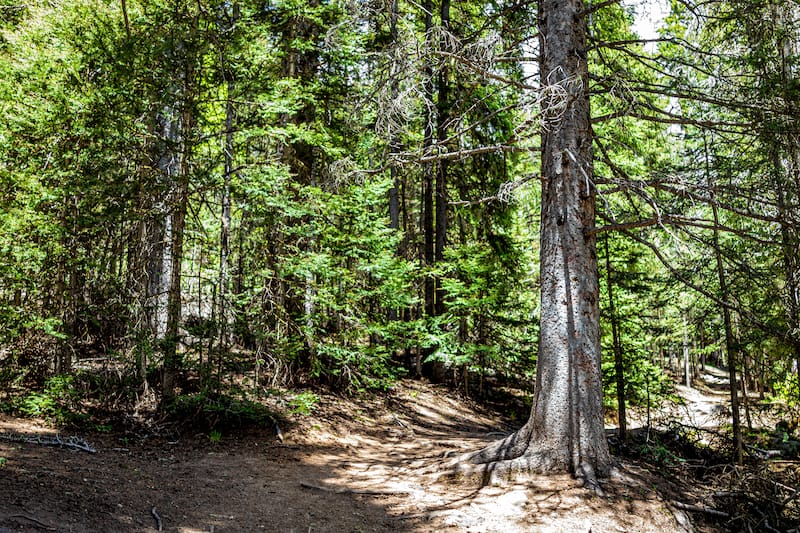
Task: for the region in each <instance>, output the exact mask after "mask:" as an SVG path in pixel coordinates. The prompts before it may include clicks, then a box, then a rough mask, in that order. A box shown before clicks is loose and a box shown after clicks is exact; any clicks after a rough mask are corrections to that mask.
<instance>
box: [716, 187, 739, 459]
mask: <svg viewBox="0 0 800 533" xmlns="http://www.w3.org/2000/svg"><path fill="white" fill-rule="evenodd" d="M711 209H712V213H713V215H714V256H715V259H716V264H717V276H718V278H719V291H720V298H721V299H722V301H723V303H724V305H723V307H722V320H723V324H724V327H725V351H726V352H727V355H728V369H729V374H730V394H731V414H732V424H733V445H734V459H735V461H736V464H739V465H740V464H742V460H743V446H742V424H741V421H740V417H739V387H738V383H737V379H736V364H737V359H738V358H737V353H736V341H735V340H734V337H733V325H732V323H731V310H730V309H729V308H728V305H727V302H728V281H727V277H726V275H725V266H724V265H723V263H722V252H721V251H720V247H719V230H717V227H719V218H718V215H717V205H716V203H714V202H712V203H711Z"/></svg>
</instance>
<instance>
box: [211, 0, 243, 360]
mask: <svg viewBox="0 0 800 533" xmlns="http://www.w3.org/2000/svg"><path fill="white" fill-rule="evenodd" d="M238 18H239V4H238V3H234V4H233V6H232V10H231V16H230V19H229V20H228V21H226V28H225V29H226V30H228V31H230V30H232V29H233V27H234V26H235V25H236V22H237V20H238ZM222 53H223V54H224V52H222ZM222 75H223V77H224V78H225V79H226V80H227V83H226V89H227V98H226V100H225V142H224V147H223V152H224V157H225V165H224V169H223V170H224V176H223V178H222V179H223V182H222V198H221V200H222V212H221V213H220V230H219V281H218V286H219V289H218V291H217V295H218V301H219V304H218V308H219V311H218V318H217V320H218V321H219V352H220V353H218V354H217V357H223V355H224V354H225V353H226V352H227V351H228V345H229V342H230V339H229V336H228V285H229V277H230V276H229V273H228V269H229V267H228V258H229V256H230V228H231V179H232V178H233V174H234V172H235V170H234V149H235V147H234V145H233V121H234V113H235V110H234V106H233V95H234V91H235V88H236V84H235V82H234V80H233V76H232V74H231V73H230V72H227V69H226V65H225V64H223V68H222ZM208 357H209V363H211V357H212V354H211V351H209V354H208Z"/></svg>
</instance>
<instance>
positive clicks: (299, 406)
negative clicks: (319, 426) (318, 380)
mask: <svg viewBox="0 0 800 533" xmlns="http://www.w3.org/2000/svg"><path fill="white" fill-rule="evenodd" d="M318 403H319V396H317V395H316V394H314V393H313V392H309V391H305V392H298V393H296V394H292V395H291V396H290V398H289V401H288V405H289V412H290V413H292V414H295V415H303V416H308V415H310V414H311V413H312V412H313V411H314V409H315V408H316V406H317V404H318Z"/></svg>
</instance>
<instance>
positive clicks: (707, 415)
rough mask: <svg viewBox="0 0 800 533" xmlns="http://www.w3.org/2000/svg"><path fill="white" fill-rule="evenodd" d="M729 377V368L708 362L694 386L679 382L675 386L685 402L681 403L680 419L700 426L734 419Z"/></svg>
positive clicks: (718, 423)
mask: <svg viewBox="0 0 800 533" xmlns="http://www.w3.org/2000/svg"><path fill="white" fill-rule="evenodd" d="M729 383H730V378H729V375H728V372H727V371H726V370H722V369H720V368H716V367H713V366H709V365H706V366H705V367H704V369H703V371H702V372H701V375H700V380H699V382H698V380H695V381H694V382H693V384H692V386H691V387H687V386H686V385H676V386H675V390H676V392H677V393H678V395H679V396H680V397H681V398H683V399H684V401H685V402H686V403H685V404H684V405H683V406H682V407H679V409H678V413H679V415H680V416H679V417H678V420H679V421H680V422H681V423H682V424H684V425H687V426H693V427H697V428H706V429H712V428H718V427H720V426H722V425H725V424H730V423H731V409H730V405H731V396H730V390H729V387H730V385H729Z"/></svg>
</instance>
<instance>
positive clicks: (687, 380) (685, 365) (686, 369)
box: [683, 316, 692, 389]
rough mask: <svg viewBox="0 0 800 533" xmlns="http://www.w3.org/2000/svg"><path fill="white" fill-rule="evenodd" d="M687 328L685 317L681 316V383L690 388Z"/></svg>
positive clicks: (690, 375)
mask: <svg viewBox="0 0 800 533" xmlns="http://www.w3.org/2000/svg"><path fill="white" fill-rule="evenodd" d="M688 328H689V325H688V321H687V320H686V317H685V316H684V317H683V384H684V385H686V387H688V388H690V389H691V388H692V361H691V356H690V352H689V337H688V332H687V329H688Z"/></svg>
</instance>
